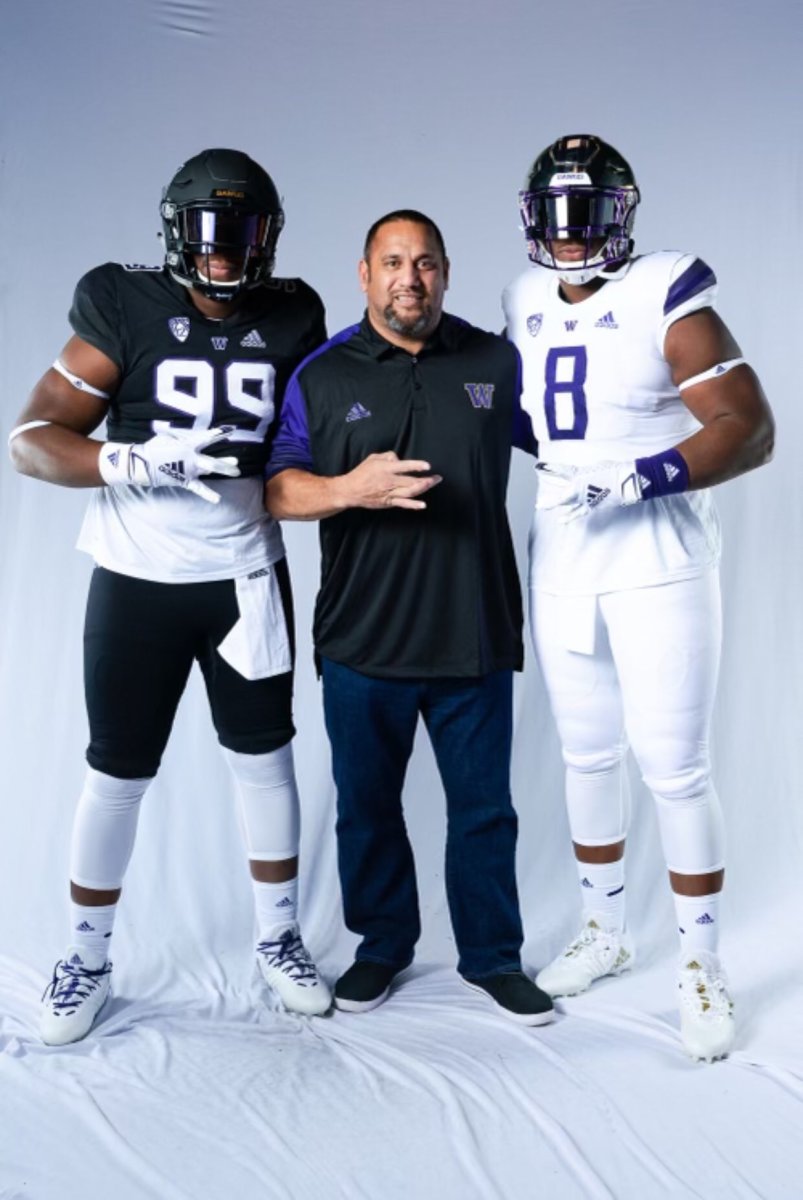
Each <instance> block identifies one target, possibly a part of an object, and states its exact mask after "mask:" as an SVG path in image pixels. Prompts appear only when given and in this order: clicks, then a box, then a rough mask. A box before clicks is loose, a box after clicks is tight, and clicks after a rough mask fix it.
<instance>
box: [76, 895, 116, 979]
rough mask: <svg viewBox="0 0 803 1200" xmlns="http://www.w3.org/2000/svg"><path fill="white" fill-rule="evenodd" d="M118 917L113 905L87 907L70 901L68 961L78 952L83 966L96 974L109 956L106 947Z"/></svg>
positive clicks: (107, 947)
mask: <svg viewBox="0 0 803 1200" xmlns="http://www.w3.org/2000/svg"><path fill="white" fill-rule="evenodd" d="M116 915H117V905H116V904H104V905H98V906H96V907H95V906H89V905H85V904H76V903H75V901H74V900H71V901H70V944H69V947H68V949H67V953H66V955H65V957H66V958H67V961H68V962H69V960H70V959H71V958H72V956H73V954H74V953H76V952H77V953H78V954H79V955H80V957H81V961H82V962H83V964H84V966H85V967H88V968H89V970H90V971H99V970H100V968H101V967H102V966H103V965H104V964H105V963H106V961H107V960H108V957H109V944H110V941H111V936H112V929H113V928H114V918H115V916H116Z"/></svg>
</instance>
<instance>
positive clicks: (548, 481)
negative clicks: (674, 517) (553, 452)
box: [535, 462, 643, 524]
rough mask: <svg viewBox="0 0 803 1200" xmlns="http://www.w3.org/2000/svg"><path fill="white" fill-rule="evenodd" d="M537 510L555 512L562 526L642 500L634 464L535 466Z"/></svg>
mask: <svg viewBox="0 0 803 1200" xmlns="http://www.w3.org/2000/svg"><path fill="white" fill-rule="evenodd" d="M535 467H536V470H537V471H538V472H539V486H538V500H537V504H536V507H537V508H538V509H554V510H556V516H557V518H558V520H559V521H561V522H562V523H563V524H567V523H568V522H569V521H576V520H577V519H578V517H587V516H589V514H590V513H595V512H602V511H603V510H605V509H611V508H623V507H627V506H628V505H630V504H637V503H638V502H639V500H641V499H643V496H642V491H641V482H640V480H639V474H638V471H637V470H636V464H635V463H634V462H624V463H621V462H620V463H616V462H603V463H594V464H593V465H592V466H588V467H572V466H566V465H564V464H563V463H547V462H538V463H536V464H535Z"/></svg>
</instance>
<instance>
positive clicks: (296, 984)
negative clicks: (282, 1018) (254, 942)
mask: <svg viewBox="0 0 803 1200" xmlns="http://www.w3.org/2000/svg"><path fill="white" fill-rule="evenodd" d="M257 963H258V964H259V970H260V972H261V974H262V978H263V979H264V980H265V982H266V983H267V984H268V986H269V987H271V988H273V990H274V992H275V993H276V995H277V996H278V997H279V999H280V1000H281V1002H282V1004H283V1005H284V1007H285V1008H287V1009H289V1010H290V1011H291V1012H297V1013H302V1014H303V1015H304V1016H308V1017H319V1016H322V1015H323V1013H325V1012H326V1011H327V1009H328V1008H330V1007H331V1004H332V993H331V992H330V991H329V988H328V987H327V985H326V983H325V982H324V980H323V979H322V978H321V976H320V975H319V974H318V968H317V967H316V966H315V963H314V962H313V961H312V959H311V958H310V956H309V951H308V950H307V948H306V946H305V945H304V943H303V942H302V940H301V934H300V932H299V929H298V926H297V925H288V926H287V928H286V929H283V930H281V931H280V932H278V933H277V935H276V937H275V938H270V939H267V940H265V941H262V942H260V943H259V945H258V946H257Z"/></svg>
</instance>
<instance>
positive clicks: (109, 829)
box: [10, 150, 330, 1045]
mask: <svg viewBox="0 0 803 1200" xmlns="http://www.w3.org/2000/svg"><path fill="white" fill-rule="evenodd" d="M160 211H161V216H162V222H163V230H164V234H163V236H164V240H165V245H166V251H167V253H166V259H165V263H164V265H163V266H161V267H155V268H142V267H123V266H120V265H119V264H116V263H106V264H105V265H104V266H101V267H97V268H95V270H93V271H90V272H89V273H88V274H87V275H85V276H84V277H83V278H82V279H81V280H80V281H79V283H78V286H77V288H76V292H75V298H74V301H73V306H72V309H71V310H70V323H71V325H72V327H73V330H74V336H73V337H71V338H70V340H69V341H68V342H67V344H66V346H65V347H64V349H63V350H62V352H61V354H60V356H59V358H58V359H57V360H56V362H55V363H54V365H53V367H52V368H51V369H50V370H48V371H47V372H46V373H45V375H44V376H43V377H42V379H41V380H40V381H39V383H38V384H37V385H36V387H35V389H34V391H33V394H32V396H31V399H30V401H29V403H28V405H27V407H26V408H25V409H24V410H23V412H22V414H21V416H20V420H19V424H18V426H17V427H16V428H15V429H14V430H13V431H12V434H11V446H10V448H11V454H12V458H13V461H14V464H15V466H16V467H17V469H18V470H19V471H21V472H23V473H24V474H27V475H32V476H34V477H35V478H37V479H44V480H46V481H48V482H50V483H57V484H62V485H64V486H67V487H87V488H94V489H95V491H94V492H93V494H92V497H91V501H90V504H89V508H88V511H87V516H86V519H85V522H84V526H83V529H82V531H81V537H80V540H79V547H80V548H81V549H83V550H86V551H87V552H88V553H90V554H91V555H92V556H93V558H94V559H95V563H96V566H95V570H94V573H93V578H92V583H91V587H90V594H89V601H88V607H87V617H86V628H85V639H84V663H85V680H86V698H87V707H88V714H89V725H90V744H89V747H88V750H87V762H88V764H89V769H88V771H87V775H86V780H85V783H84V788H83V792H82V794H81V796H80V799H79V802H78V808H77V812H76V817H75V824H74V830H73V843H72V857H71V871H70V878H71V932H70V936H69V945H68V947H67V951H66V953H65V955H64V957H63V959H61V960H60V961H59V962H58V963H57V964H56V967H55V970H54V972H53V978H52V980H51V982H50V984H49V986H48V988H47V990H46V992H45V996H44V1001H43V1011H42V1017H41V1026H40V1029H41V1036H42V1038H43V1040H44V1041H45V1042H47V1043H49V1044H51V1045H61V1044H64V1043H67V1042H73V1041H76V1040H77V1039H78V1038H81V1037H83V1036H84V1035H85V1034H86V1033H87V1032H88V1031H89V1029H90V1028H91V1026H92V1023H93V1021H94V1019H95V1017H96V1015H97V1013H98V1012H99V1010H100V1008H101V1006H102V1005H103V1003H104V1001H105V999H106V997H107V996H108V994H109V984H110V974H111V963H110V961H109V954H108V951H109V945H110V938H111V934H112V926H113V922H114V917H115V913H116V908H117V901H118V900H119V898H120V891H121V886H122V882H123V876H124V873H125V870H126V867H127V865H128V861H129V858H130V855H131V852H132V850H133V846H134V838H135V834H136V827H137V819H138V815H139V809H140V802H141V800H142V797H143V795H144V794H145V791H146V789H147V787H148V784H149V783H150V781H151V779H152V778H153V776H154V775H155V774H156V771H157V770H158V767H159V763H160V761H161V757H162V753H163V751H164V748H165V745H166V743H167V739H168V737H169V734H170V729H171V726H172V723H173V718H174V716H175V712H176V707H177V705H178V702H179V699H180V697H181V694H182V692H183V691H184V688H185V685H186V682H187V678H188V675H189V672H190V669H191V667H192V664H193V662H194V661H197V662H198V664H199V666H200V668H201V671H202V673H203V676H204V681H205V684H206V689H207V693H208V696H209V701H210V707H211V710H212V717H213V721H214V724H215V728H216V731H217V734H218V738H219V740H220V743H221V745H222V746H223V748H224V753H225V755H226V758H227V760H228V763H229V765H230V767H231V770H232V773H233V776H234V780H235V784H236V788H237V792H238V795H239V798H240V802H241V807H242V812H243V817H244V825H245V829H246V837H247V841H248V853H249V859H250V866H251V875H252V881H253V887H254V895H255V903H256V911H257V924H258V928H259V942H258V947H257V962H258V964H259V967H260V970H261V972H262V975H263V977H264V979H265V980H266V981H267V982H268V983H269V984H270V985H271V986H272V987H273V988H274V989H275V991H276V992H277V993H278V995H279V997H280V998H281V1000H282V1002H283V1003H284V1005H285V1006H286V1007H287V1008H290V1009H293V1010H295V1011H297V1012H302V1013H307V1014H317V1013H322V1012H324V1011H325V1010H326V1009H327V1008H328V1007H329V1004H330V993H329V989H328V988H327V986H326V984H325V983H324V982H323V980H322V979H321V978H320V977H319V975H318V973H317V971H316V968H315V965H314V963H313V962H312V961H311V959H310V957H309V955H308V953H307V951H306V949H305V947H304V944H303V942H302V941H301V937H300V933H299V928H298V923H297V920H296V902H297V867H298V859H297V854H298V836H299V812H298V796H297V792H296V783H295V774H294V769H293V758H292V749H291V739H292V737H293V734H294V732H295V731H294V728H293V721H292V711H291V709H292V680H293V672H292V654H293V651H292V641H293V631H292V600H291V596H290V581H289V576H288V574H287V567H286V564H285V561H284V547H283V544H282V537H281V533H280V531H279V527H278V525H277V524H276V522H275V521H274V520H273V519H272V518H271V517H269V516H268V514H267V513H266V512H265V510H264V504H263V481H262V474H263V467H264V463H265V460H266V458H267V454H268V450H269V447H270V442H271V440H272V435H273V431H274V428H275V424H276V421H277V419H278V408H279V399H280V397H281V394H282V391H283V389H284V385H285V383H286V382H287V380H288V378H289V377H290V375H291V374H292V372H293V370H294V369H295V367H296V366H297V365H298V363H299V362H300V360H301V359H302V358H304V357H305V355H307V354H308V353H309V352H310V351H311V350H313V349H315V347H316V346H318V345H319V344H320V343H321V342H322V341H323V340H324V339H325V337H326V333H325V328H324V314H323V306H322V304H321V301H320V298H319V297H318V296H317V294H316V293H315V292H314V291H313V290H312V289H311V288H310V287H308V286H307V285H306V284H305V283H304V282H303V281H302V280H300V279H275V278H273V277H272V271H273V263H274V256H275V250H276V241H277V238H278V236H279V233H280V231H281V228H282V224H283V222H284V213H283V211H282V207H281V202H280V200H279V195H278V192H277V191H276V188H275V186H274V184H273V181H272V180H271V178H270V176H269V175H268V174H267V173H266V172H265V171H264V170H263V169H262V167H260V166H259V165H258V164H257V163H255V162H254V161H253V160H252V159H250V158H249V157H248V156H247V155H245V154H242V153H240V152H239V151H234V150H207V151H203V152H202V153H201V154H198V155H196V156H195V157H193V158H191V159H189V160H188V161H187V162H186V163H184V164H183V166H182V167H181V168H180V169H179V171H178V172H177V173H176V175H175V177H174V178H173V180H172V181H171V183H170V184H169V185H168V187H167V188H166V189H165V191H164V194H163V198H162V204H161V210H160ZM104 420H105V421H106V433H107V437H108V439H109V440H108V441H105V442H103V441H98V440H96V439H94V438H92V437H90V434H91V433H92V431H93V430H95V429H96V428H97V427H98V426H99V425H100V424H101V422H103V421H104ZM188 800H189V797H188Z"/></svg>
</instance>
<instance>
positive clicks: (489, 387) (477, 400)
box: [463, 383, 494, 408]
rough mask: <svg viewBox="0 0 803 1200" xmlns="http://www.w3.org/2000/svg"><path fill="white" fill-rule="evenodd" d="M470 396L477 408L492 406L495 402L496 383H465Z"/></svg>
mask: <svg viewBox="0 0 803 1200" xmlns="http://www.w3.org/2000/svg"><path fill="white" fill-rule="evenodd" d="M463 387H464V388H465V389H466V391H467V392H468V398H469V400H470V401H471V403H472V404H473V405H474V407H475V408H490V407H491V406H492V404H493V398H494V385H493V384H492V383H464V384H463Z"/></svg>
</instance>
